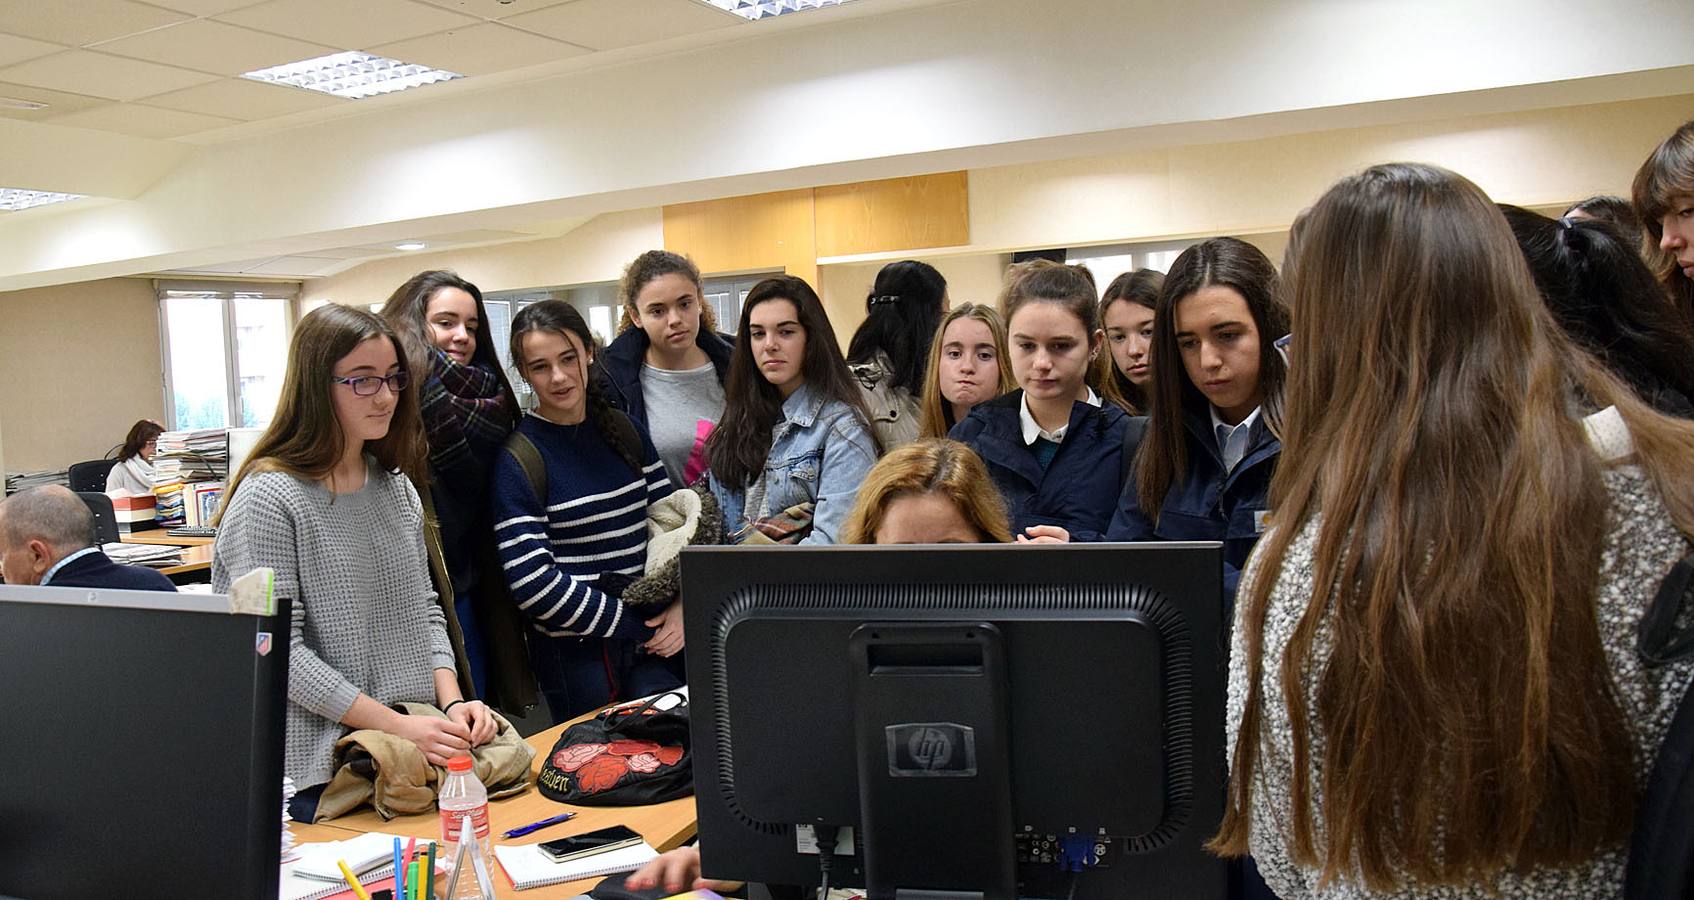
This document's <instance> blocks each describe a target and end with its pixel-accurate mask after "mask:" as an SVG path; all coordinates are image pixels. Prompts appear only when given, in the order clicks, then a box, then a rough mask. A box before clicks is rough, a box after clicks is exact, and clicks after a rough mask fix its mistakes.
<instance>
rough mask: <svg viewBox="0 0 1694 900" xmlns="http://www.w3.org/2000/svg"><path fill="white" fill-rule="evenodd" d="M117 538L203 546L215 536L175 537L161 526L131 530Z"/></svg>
mask: <svg viewBox="0 0 1694 900" xmlns="http://www.w3.org/2000/svg"><path fill="white" fill-rule="evenodd" d="M118 540H120V541H123V542H124V543H126V544H160V545H163V546H166V547H204V546H207V545H210V544H211V543H212V542H213V541H215V540H217V538H209V537H176V536H175V535H171V534H167V533H166V530H165V529H163V528H146V529H143V530H141V531H131V532H127V533H124V534H120V535H118Z"/></svg>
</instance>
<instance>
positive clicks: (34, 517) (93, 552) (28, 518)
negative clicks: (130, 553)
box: [0, 485, 176, 591]
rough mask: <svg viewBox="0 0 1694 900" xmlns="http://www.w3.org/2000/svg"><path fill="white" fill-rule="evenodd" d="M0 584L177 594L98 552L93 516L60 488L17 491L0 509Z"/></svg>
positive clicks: (158, 579) (161, 580) (166, 583)
mask: <svg viewBox="0 0 1694 900" xmlns="http://www.w3.org/2000/svg"><path fill="white" fill-rule="evenodd" d="M0 578H4V579H5V580H6V583H7V584H39V585H50V586H52V587H85V588H116V589H121V590H131V591H174V590H176V585H174V584H171V580H170V579H169V578H166V577H165V576H163V575H161V574H159V573H158V572H155V571H153V570H152V569H148V568H145V567H142V566H126V565H120V564H118V563H115V562H113V561H112V560H111V559H110V558H109V557H107V556H106V554H105V553H103V552H101V550H100V546H99V533H98V532H97V531H96V530H95V526H94V514H93V513H92V512H90V511H89V509H88V505H87V504H86V503H84V502H82V498H81V497H78V496H77V495H76V494H73V493H71V492H70V491H69V490H68V489H66V488H63V487H60V486H58V485H47V486H45V487H38V488H30V489H29V490H27V491H20V492H18V493H16V494H14V495H12V496H11V497H8V498H7V499H6V501H5V502H4V503H0Z"/></svg>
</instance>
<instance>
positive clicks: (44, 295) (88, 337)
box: [0, 278, 165, 472]
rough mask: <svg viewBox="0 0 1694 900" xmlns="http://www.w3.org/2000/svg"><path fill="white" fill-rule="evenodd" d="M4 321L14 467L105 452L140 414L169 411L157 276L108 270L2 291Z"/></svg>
mask: <svg viewBox="0 0 1694 900" xmlns="http://www.w3.org/2000/svg"><path fill="white" fill-rule="evenodd" d="M0 321H3V322H5V326H4V327H3V328H0V385H5V389H4V390H3V391H0V423H4V428H5V433H6V444H5V454H6V455H5V463H4V464H5V467H6V471H9V472H23V471H34V470H37V469H62V468H64V467H66V466H68V465H70V464H71V463H74V462H80V461H82V460H85V459H99V458H100V457H101V456H103V455H105V453H106V451H107V450H108V449H110V448H111V447H112V445H113V444H117V443H121V442H122V441H123V438H124V435H125V434H126V433H128V431H129V427H130V426H131V425H133V424H134V423H135V420H136V419H157V420H160V421H163V420H164V415H165V391H164V375H163V372H164V366H163V364H162V362H161V357H160V354H159V301H158V298H157V295H156V294H155V293H154V291H153V284H152V282H151V281H148V280H147V279H143V278H109V279H106V280H103V281H90V282H83V283H81V284H67V285H59V286H57V287H46V288H36V289H33V290H27V291H13V292H9V293H0Z"/></svg>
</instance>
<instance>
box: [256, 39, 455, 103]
mask: <svg viewBox="0 0 1694 900" xmlns="http://www.w3.org/2000/svg"><path fill="white" fill-rule="evenodd" d="M241 77H242V78H247V79H251V80H253V81H264V82H269V83H270V84H286V85H291V86H293V87H297V88H305V89H306V90H308V91H317V92H319V93H323V94H334V95H335V96H337V97H347V98H349V99H352V100H357V99H359V98H361V97H370V96H373V95H375V94H391V93H393V92H395V91H403V90H406V89H407V88H415V87H422V86H423V85H426V84H434V83H436V82H437V81H451V80H452V79H454V78H463V77H465V76H463V75H460V74H459V73H457V72H448V71H445V70H443V69H432V68H430V67H429V66H420V65H417V64H416V63H408V62H401V61H400V60H397V59H389V58H387V57H385V56H372V55H371V54H369V53H360V52H358V51H357V50H348V51H347V52H345V53H331V54H330V55H328V56H320V57H317V58H316V59H304V60H301V61H300V62H291V63H283V64H282V65H280V66H271V67H270V68H268V69H258V70H255V71H252V72H248V73H246V74H244V75H242V76H241Z"/></svg>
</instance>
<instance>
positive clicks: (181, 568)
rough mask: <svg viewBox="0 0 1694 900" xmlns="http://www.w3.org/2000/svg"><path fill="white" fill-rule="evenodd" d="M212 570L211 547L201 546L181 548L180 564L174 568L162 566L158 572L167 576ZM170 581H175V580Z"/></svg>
mask: <svg viewBox="0 0 1694 900" xmlns="http://www.w3.org/2000/svg"><path fill="white" fill-rule="evenodd" d="M211 570H212V547H211V545H210V544H201V545H199V546H195V547H184V548H182V562H181V563H180V564H178V565H174V566H164V567H163V568H161V569H159V571H160V572H161V573H162V574H164V575H167V576H175V575H194V574H198V573H200V572H210V571H211ZM171 580H173V581H175V580H176V579H175V578H172V579H171Z"/></svg>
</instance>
